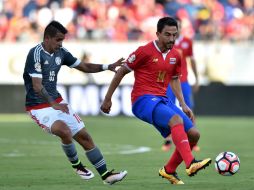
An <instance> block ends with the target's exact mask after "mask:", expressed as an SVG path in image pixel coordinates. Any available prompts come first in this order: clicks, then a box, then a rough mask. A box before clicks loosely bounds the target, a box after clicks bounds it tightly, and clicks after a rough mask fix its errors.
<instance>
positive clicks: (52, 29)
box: [23, 21, 127, 184]
mask: <svg viewBox="0 0 254 190" xmlns="http://www.w3.org/2000/svg"><path fill="white" fill-rule="evenodd" d="M67 32H68V31H67V30H66V28H65V27H64V26H63V25H62V24H61V23H59V22H57V21H52V22H50V23H49V24H48V25H47V26H46V28H45V30H44V36H43V42H42V43H40V44H38V45H37V46H35V47H33V48H32V49H31V50H30V51H29V53H28V55H27V59H26V63H25V69H24V73H23V78H24V83H25V88H26V111H27V112H28V113H29V115H30V116H31V118H32V119H33V120H34V121H35V122H36V123H37V124H38V125H39V126H40V127H41V128H42V129H43V130H44V131H46V132H48V133H50V134H53V135H55V136H58V137H60V139H61V143H62V149H63V151H64V153H65V155H66V156H67V158H68V160H69V161H70V163H71V165H72V167H73V168H74V170H75V172H76V173H77V174H78V175H79V176H80V177H81V178H82V179H85V180H89V179H91V178H93V177H94V174H93V172H92V171H90V170H89V169H87V167H85V166H84V165H83V164H82V163H81V161H80V159H79V157H78V153H77V150H76V148H75V144H74V142H73V140H75V141H77V142H78V143H79V144H80V145H81V146H82V148H83V149H84V150H85V153H86V156H87V158H88V160H89V161H90V162H91V163H92V164H93V165H94V167H95V168H96V170H97V172H98V173H99V174H100V175H101V178H102V180H103V182H104V183H105V184H113V183H115V182H118V181H121V180H122V179H123V178H124V177H125V176H126V175H127V171H121V172H113V171H108V169H107V166H106V162H105V160H104V158H103V155H102V153H101V152H100V150H99V148H98V147H97V146H96V145H95V143H94V142H93V139H92V137H91V136H90V135H89V133H88V131H87V129H86V128H85V125H84V123H83V121H82V120H81V118H80V117H79V116H78V115H77V114H76V113H74V111H73V110H72V109H71V107H70V106H69V105H68V103H67V102H66V101H65V100H63V98H62V97H61V95H60V93H59V92H58V91H57V75H58V72H59V70H60V68H61V66H63V65H66V66H68V67H70V68H75V69H78V70H80V71H82V72H85V73H95V72H101V71H104V70H111V71H114V72H115V68H116V67H117V66H120V65H122V64H123V63H124V62H123V60H124V59H123V58H121V59H119V60H118V61H116V62H115V63H113V64H109V65H105V64H104V65H103V64H93V63H84V62H81V61H80V60H78V59H77V58H75V57H73V55H72V54H71V53H70V52H69V51H68V50H66V49H65V48H63V47H62V43H63V40H64V39H65V35H66V33H67Z"/></svg>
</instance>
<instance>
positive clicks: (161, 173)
mask: <svg viewBox="0 0 254 190" xmlns="http://www.w3.org/2000/svg"><path fill="white" fill-rule="evenodd" d="M159 176H161V177H162V178H166V179H168V180H169V181H170V183H171V184H174V185H181V184H184V182H183V181H182V180H181V179H180V178H179V177H178V175H177V173H176V172H175V173H172V174H169V173H167V172H166V171H165V168H164V167H163V168H161V169H160V170H159Z"/></svg>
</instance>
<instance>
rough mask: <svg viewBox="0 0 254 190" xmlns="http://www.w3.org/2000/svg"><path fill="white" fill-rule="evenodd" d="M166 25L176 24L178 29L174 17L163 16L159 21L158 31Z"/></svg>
mask: <svg viewBox="0 0 254 190" xmlns="http://www.w3.org/2000/svg"><path fill="white" fill-rule="evenodd" d="M165 26H176V28H177V30H178V25H177V21H176V20H175V19H174V18H172V17H163V18H161V19H160V20H159V21H158V23H157V32H161V31H162V30H163V28H164V27H165Z"/></svg>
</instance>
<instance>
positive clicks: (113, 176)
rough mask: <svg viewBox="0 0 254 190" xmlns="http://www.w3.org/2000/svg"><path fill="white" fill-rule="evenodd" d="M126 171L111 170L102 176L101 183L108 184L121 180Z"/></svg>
mask: <svg viewBox="0 0 254 190" xmlns="http://www.w3.org/2000/svg"><path fill="white" fill-rule="evenodd" d="M127 173H128V172H127V171H120V172H115V173H114V172H113V170H112V171H110V172H108V173H106V174H105V175H104V176H103V178H102V179H103V183H104V184H108V185H113V184H114V183H116V182H119V181H122V179H123V178H125V176H126V175H127Z"/></svg>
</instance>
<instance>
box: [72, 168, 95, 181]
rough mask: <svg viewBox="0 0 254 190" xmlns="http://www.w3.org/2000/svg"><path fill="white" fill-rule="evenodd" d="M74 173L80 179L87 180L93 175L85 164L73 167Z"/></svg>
mask: <svg viewBox="0 0 254 190" xmlns="http://www.w3.org/2000/svg"><path fill="white" fill-rule="evenodd" d="M74 170H75V172H76V174H78V175H79V176H80V177H81V178H82V179H85V180H88V179H92V178H93V177H94V174H93V172H92V171H90V170H88V169H87V168H86V167H85V166H83V165H80V166H78V167H77V168H74Z"/></svg>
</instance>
